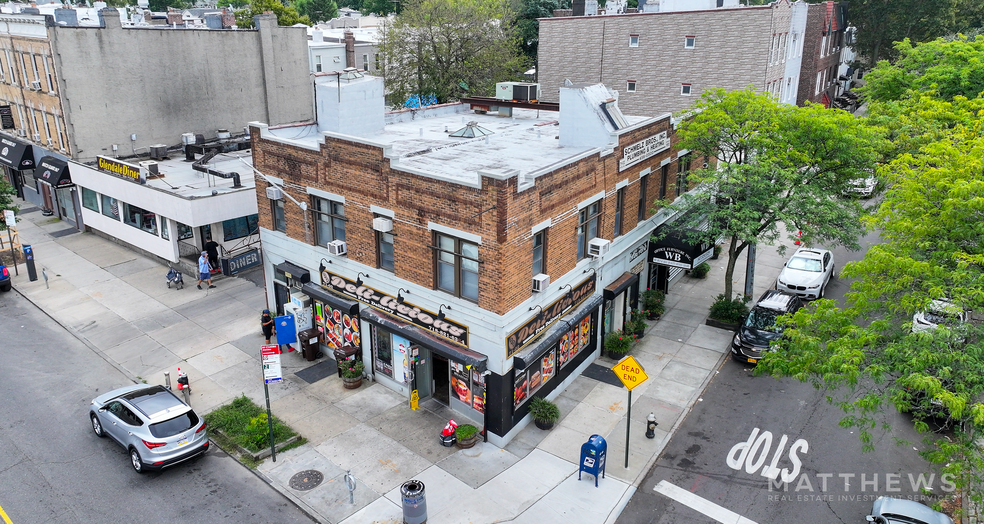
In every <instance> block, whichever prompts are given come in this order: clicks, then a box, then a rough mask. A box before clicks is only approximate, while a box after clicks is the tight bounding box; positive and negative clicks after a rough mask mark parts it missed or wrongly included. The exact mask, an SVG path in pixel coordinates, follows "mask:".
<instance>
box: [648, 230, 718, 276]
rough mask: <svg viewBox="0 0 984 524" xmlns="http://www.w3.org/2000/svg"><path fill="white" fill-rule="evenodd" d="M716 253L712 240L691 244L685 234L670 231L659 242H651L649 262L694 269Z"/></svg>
mask: <svg viewBox="0 0 984 524" xmlns="http://www.w3.org/2000/svg"><path fill="white" fill-rule="evenodd" d="M712 255H714V245H713V244H711V243H710V242H701V243H697V244H689V243H687V241H686V239H685V235H680V234H679V233H670V234H668V235H666V237H665V238H663V239H662V240H660V241H659V242H650V243H649V262H650V263H651V264H656V265H658V266H670V267H678V268H681V269H693V268H695V267H697V266H699V265H701V264H703V263H704V262H705V261H707V260H708V259H710V258H711V256H712Z"/></svg>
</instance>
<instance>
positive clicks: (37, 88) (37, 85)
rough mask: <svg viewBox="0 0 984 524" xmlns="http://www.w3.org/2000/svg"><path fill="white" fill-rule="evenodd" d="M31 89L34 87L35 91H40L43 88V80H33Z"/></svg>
mask: <svg viewBox="0 0 984 524" xmlns="http://www.w3.org/2000/svg"><path fill="white" fill-rule="evenodd" d="M31 89H33V90H35V91H40V90H41V82H39V81H37V80H34V81H32V82H31Z"/></svg>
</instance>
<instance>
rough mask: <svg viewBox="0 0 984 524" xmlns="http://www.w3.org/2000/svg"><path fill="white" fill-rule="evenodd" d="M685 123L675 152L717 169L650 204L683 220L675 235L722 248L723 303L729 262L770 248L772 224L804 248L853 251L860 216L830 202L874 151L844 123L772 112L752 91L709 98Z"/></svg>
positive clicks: (826, 116) (830, 113)
mask: <svg viewBox="0 0 984 524" xmlns="http://www.w3.org/2000/svg"><path fill="white" fill-rule="evenodd" d="M688 114H690V115H692V116H690V117H689V118H685V119H684V120H683V121H682V122H681V124H680V127H679V128H678V131H677V134H678V136H679V137H680V141H679V144H678V147H680V148H681V149H689V150H690V151H691V152H692V153H693V154H696V155H704V156H707V157H712V158H715V159H716V160H717V162H718V165H717V167H716V168H715V167H708V168H704V169H699V170H697V171H695V172H693V173H690V175H689V176H688V178H687V185H688V186H690V187H694V186H697V190H696V191H690V192H686V193H684V194H683V195H681V196H680V198H679V199H678V200H677V201H676V202H675V203H672V204H669V203H668V202H660V203H661V204H668V207H669V208H670V209H672V210H676V211H686V214H685V215H684V217H683V218H682V219H680V220H678V222H680V225H681V226H683V227H686V228H689V229H693V230H697V229H699V227H700V225H701V224H703V223H706V224H707V228H706V229H705V230H703V231H700V232H698V233H696V236H694V237H692V238H694V239H695V240H698V241H701V242H708V243H713V242H716V241H717V240H718V239H719V238H723V239H725V244H726V248H727V250H728V253H729V258H728V264H727V267H726V269H725V276H724V295H725V296H726V297H729V298H730V297H733V296H734V294H733V284H732V283H733V280H734V279H733V277H734V269H735V264H736V262H737V259H738V255H739V254H741V253H742V252H743V251H744V250H745V248H747V247H748V246H749V245H750V244H753V243H766V244H772V243H774V242H775V241H776V240H778V239H779V238H780V236H781V235H782V225H785V226H786V227H791V228H792V229H793V230H794V231H795V230H797V229H799V230H802V233H803V241H804V242H806V243H808V244H809V243H813V242H825V243H828V244H829V243H834V244H841V245H844V246H846V247H847V248H849V249H857V248H858V247H859V246H858V238H859V237H860V236H861V234H862V233H863V226H862V224H861V221H860V217H861V216H862V215H863V214H864V212H865V211H864V208H863V207H862V206H861V205H860V203H858V202H857V201H853V200H849V199H844V198H838V195H840V192H841V190H842V189H843V188H844V187H846V184H847V181H848V180H850V179H853V178H858V177H860V176H862V175H861V173H862V170H863V169H865V168H870V167H871V166H873V165H874V163H875V160H876V158H877V146H878V145H879V144H880V142H879V140H878V139H877V134H876V133H874V132H873V131H872V130H870V129H869V128H867V127H864V126H862V125H861V124H860V122H859V121H858V120H857V119H855V118H854V116H853V115H851V114H850V113H846V112H844V111H840V110H836V109H825V108H823V107H822V106H819V105H809V106H807V107H796V106H790V105H786V104H780V103H778V102H776V101H775V100H774V99H773V98H772V97H770V96H768V95H766V94H762V93H758V92H756V91H755V90H753V89H752V88H747V89H744V90H741V91H732V92H725V91H724V90H721V89H713V90H709V91H707V92H705V94H704V95H703V96H702V97H701V98H700V99H699V100H698V101H697V102H696V103H695V104H694V105H693V106H692V107H691V108H690V109H689V110H688ZM684 116H686V115H684ZM783 249H784V248H783V247H782V246H780V251H782V250H783Z"/></svg>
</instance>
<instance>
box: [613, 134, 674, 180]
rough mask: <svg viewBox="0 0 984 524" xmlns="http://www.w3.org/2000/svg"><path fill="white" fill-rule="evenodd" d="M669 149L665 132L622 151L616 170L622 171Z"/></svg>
mask: <svg viewBox="0 0 984 524" xmlns="http://www.w3.org/2000/svg"><path fill="white" fill-rule="evenodd" d="M669 147H670V137H669V134H668V133H667V132H666V131H663V132H662V133H657V134H655V135H653V136H651V137H649V138H647V139H645V140H640V141H638V142H636V143H634V144H632V145H629V146H626V147H625V149H623V150H622V159H621V160H619V161H618V170H619V171H624V170H625V169H628V168H629V167H632V166H634V165H636V164H638V163H639V162H642V161H643V160H645V159H647V158H649V157H651V156H653V155H655V154H656V153H659V152H662V151H665V150H667V149H669Z"/></svg>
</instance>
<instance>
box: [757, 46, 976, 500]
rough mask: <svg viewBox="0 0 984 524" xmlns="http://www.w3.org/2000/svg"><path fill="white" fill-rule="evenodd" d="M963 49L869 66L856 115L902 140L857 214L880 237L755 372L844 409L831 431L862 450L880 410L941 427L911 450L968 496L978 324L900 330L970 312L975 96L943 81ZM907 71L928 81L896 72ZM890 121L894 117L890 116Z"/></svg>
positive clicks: (964, 56)
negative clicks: (822, 395)
mask: <svg viewBox="0 0 984 524" xmlns="http://www.w3.org/2000/svg"><path fill="white" fill-rule="evenodd" d="M922 46H927V48H926V49H925V50H920V49H919V48H920V47H922ZM968 49H969V47H968V46H967V43H966V42H964V41H961V40H959V39H958V40H954V41H951V42H943V41H935V42H931V43H928V44H921V45H918V46H915V48H914V49H908V44H906V46H903V47H902V55H903V58H902V59H901V60H900V61H899V62H900V63H902V64H903V65H902V66H901V67H900V68H899V69H898V70H896V69H893V67H894V66H890V65H889V64H888V63H884V62H883V63H880V64H879V66H878V68H879V69H882V70H881V71H879V72H878V73H877V74H876V75H875V76H874V78H872V84H871V85H870V89H871V91H872V92H873V93H876V95H875V98H876V99H877V101H876V102H877V103H873V104H871V106H870V107H869V111H871V117H870V118H869V120H873V121H875V122H879V123H885V124H888V125H890V126H891V127H892V133H893V135H894V138H895V139H896V141H897V142H898V141H902V142H904V146H898V144H896V145H897V147H896V148H895V151H894V153H893V154H894V155H895V156H894V158H891V159H890V161H888V162H886V163H884V164H883V165H882V166H881V167H880V168H879V170H878V174H879V176H880V177H882V178H883V179H885V180H887V182H888V184H889V188H888V189H887V190H886V192H885V196H884V200H883V201H882V202H881V203H880V204H879V205H878V207H877V210H876V211H875V213H874V214H873V215H872V216H871V217H869V219H868V220H869V225H870V226H871V227H874V228H877V229H878V230H880V231H881V236H882V239H883V242H882V243H880V244H877V245H875V246H872V248H871V249H870V251H869V252H868V253H867V254H866V255H865V257H864V259H862V260H861V261H858V262H855V263H850V264H847V265H846V266H845V267H844V268H843V270H842V271H841V276H842V277H846V278H851V279H854V281H853V282H852V284H851V289H850V291H849V292H848V293H847V294H846V295H845V300H844V305H843V306H841V307H838V306H837V304H835V303H833V302H831V301H827V300H820V301H818V302H817V303H816V304H815V306H814V307H811V308H805V309H804V310H802V311H801V312H799V313H797V314H796V315H795V316H794V317H793V318H792V319H791V321H790V324H789V326H788V327H787V329H786V331H785V334H786V335H787V337H786V339H785V341H784V342H782V343H780V344H779V346H778V347H777V351H775V352H772V353H771V354H768V355H767V356H766V357H765V358H764V359H763V360H762V361H761V362H760V363H759V371H760V372H766V373H771V374H773V375H777V376H793V377H797V378H799V379H801V380H807V381H811V382H813V383H814V385H816V386H817V387H824V388H828V389H829V390H830V391H831V392H832V393H831V395H832V397H831V398H832V400H833V401H835V402H837V403H838V404H839V405H840V406H841V407H842V408H843V409H844V410H845V412H846V413H847V416H846V417H845V419H844V420H843V421H842V425H844V426H847V427H852V428H856V429H857V430H858V431H859V435H860V436H861V439H862V441H863V442H865V443H866V445H869V446H870V443H871V442H872V440H873V432H874V431H875V429H876V428H877V426H878V423H877V422H876V421H877V420H878V417H877V414H878V413H879V412H881V411H883V410H885V409H890V408H891V407H893V406H894V407H895V408H896V409H898V410H899V411H903V412H911V413H912V414H913V420H914V423H915V425H916V428H917V429H919V430H921V431H929V430H931V429H935V427H934V425H933V424H931V423H934V422H937V421H939V420H952V421H955V423H956V429H955V430H954V432H953V433H952V434H951V435H937V434H935V433H932V432H929V433H927V435H928V438H927V440H928V441H929V442H930V446H929V447H928V448H927V450H926V451H925V452H924V455H925V456H926V458H928V459H930V460H931V461H933V462H935V463H938V464H942V465H944V471H945V472H949V473H953V474H954V477H955V478H956V479H958V481H957V483H958V485H959V486H960V487H962V488H969V490H970V493H971V494H972V496H973V497H974V498H975V499H977V500H980V499H981V487H980V486H981V484H980V480H981V479H980V478H979V477H977V472H980V471H984V470H982V467H984V460H982V459H984V456H982V452H981V449H980V447H979V446H978V445H977V443H976V439H978V438H979V435H978V432H979V430H980V428H981V427H982V425H984V404H982V402H981V400H982V396H984V337H982V334H984V333H982V326H981V324H980V322H978V321H976V320H973V319H974V318H975V317H973V316H972V317H971V319H972V321H970V322H964V323H960V322H956V323H954V324H952V325H942V326H940V327H938V328H936V329H929V330H915V331H914V330H913V329H912V325H913V322H914V321H913V315H914V313H917V312H926V311H931V310H932V309H933V308H934V307H936V308H939V307H940V306H941V305H945V304H946V303H949V304H952V306H948V307H950V308H952V309H954V310H956V311H961V310H962V311H968V312H972V311H979V310H981V308H982V307H984V271H982V268H984V221H982V217H984V127H982V123H981V118H980V117H981V115H982V114H984V99H982V98H981V94H980V93H979V92H978V93H977V94H971V93H973V91H975V90H976V89H977V88H976V87H970V88H968V87H967V86H968V85H973V84H974V81H969V80H968V75H963V74H952V73H953V71H952V70H953V69H954V68H959V67H960V61H962V60H967V61H970V62H974V61H979V60H980V59H981V58H984V52H982V51H981V50H980V48H977V49H978V50H977V51H976V52H969V51H968ZM930 56H935V57H938V58H937V62H932V60H931V59H927V58H926V57H930ZM949 57H960V58H949ZM949 62H952V63H949ZM905 64H907V65H905ZM910 67H911V68H912V69H911V71H910V70H907V68H910ZM937 67H938V68H939V70H934V69H936V68H937ZM918 68H924V71H923V72H924V73H925V74H926V76H928V77H930V79H927V80H925V81H924V80H922V79H918V78H908V77H909V76H911V74H910V73H911V72H912V71H915V70H916V69H918ZM933 79H935V80H933ZM899 86H902V87H899ZM944 93H945V94H944ZM947 96H949V97H950V98H949V99H945V98H944V97H947ZM892 97H895V98H894V99H892ZM901 115H905V116H906V117H907V119H906V120H905V121H903V122H896V121H895V120H894V119H896V118H898V117H899V116H901ZM933 301H937V302H935V304H936V305H935V306H934V302H933ZM939 301H943V302H939ZM840 386H847V387H846V388H842V389H839V390H838V389H837V388H838V387H840ZM834 391H838V393H833V392H834Z"/></svg>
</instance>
